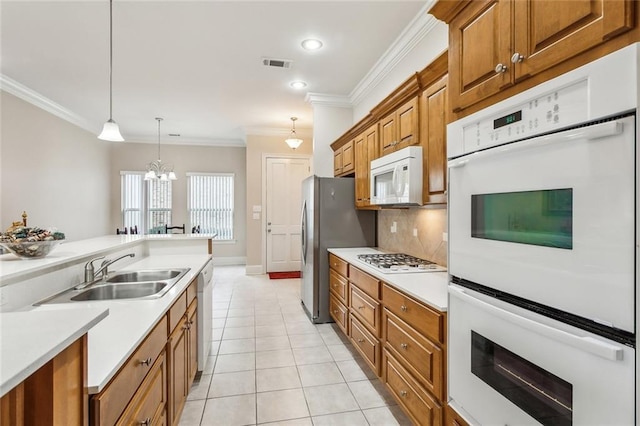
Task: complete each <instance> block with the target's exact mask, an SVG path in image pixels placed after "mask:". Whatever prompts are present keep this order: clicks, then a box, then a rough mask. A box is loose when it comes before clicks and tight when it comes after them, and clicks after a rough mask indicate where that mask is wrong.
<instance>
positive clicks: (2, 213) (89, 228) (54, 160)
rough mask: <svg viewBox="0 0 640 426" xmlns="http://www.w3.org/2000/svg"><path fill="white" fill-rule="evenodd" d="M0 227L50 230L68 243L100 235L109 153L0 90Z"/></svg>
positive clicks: (104, 227)
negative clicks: (18, 224)
mask: <svg viewBox="0 0 640 426" xmlns="http://www.w3.org/2000/svg"><path fill="white" fill-rule="evenodd" d="M0 102H1V105H2V111H1V115H0V116H1V120H0V122H1V123H2V129H1V130H0V135H1V139H0V151H1V154H2V155H1V156H0V190H1V191H0V228H1V230H4V229H6V228H7V227H8V226H10V225H11V222H13V221H18V220H21V215H22V211H23V210H26V212H27V214H28V216H29V217H28V225H29V226H39V227H42V228H46V227H56V228H58V230H60V231H61V232H64V233H65V234H66V237H67V239H68V240H81V239H85V238H90V237H95V236H99V235H104V234H107V233H108V232H109V230H110V229H111V225H110V220H109V206H110V199H109V193H110V186H109V185H110V182H109V171H110V169H109V161H110V158H109V150H110V146H111V143H112V142H105V141H101V140H99V139H98V138H97V137H96V135H94V134H91V133H89V132H87V131H86V130H83V129H81V128H79V127H77V126H75V125H73V124H71V123H69V122H67V121H65V120H62V119H60V118H58V117H56V116H54V115H52V114H50V113H48V112H46V111H44V110H42V109H40V108H38V107H36V106H33V105H31V104H29V103H27V102H25V101H23V100H21V99H19V98H17V97H15V96H13V95H11V94H9V93H6V92H4V91H1V98H0Z"/></svg>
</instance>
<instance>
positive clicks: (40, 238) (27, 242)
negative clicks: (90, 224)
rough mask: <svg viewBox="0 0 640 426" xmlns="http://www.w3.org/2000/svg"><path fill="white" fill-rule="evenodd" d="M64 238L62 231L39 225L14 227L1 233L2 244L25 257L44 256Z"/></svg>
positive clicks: (37, 257)
mask: <svg viewBox="0 0 640 426" xmlns="http://www.w3.org/2000/svg"><path fill="white" fill-rule="evenodd" d="M62 240H64V234H63V233H62V232H57V231H52V230H47V229H41V228H37V227H36V228H29V227H26V226H21V227H17V228H16V227H12V228H11V229H10V230H8V231H7V232H3V233H2V234H0V246H2V247H4V248H5V249H7V250H8V251H9V252H11V253H13V254H15V255H16V256H18V257H20V258H23V259H40V258H43V257H45V256H46V255H48V254H49V253H50V252H51V251H52V250H53V249H54V248H55V247H56V246H57V245H58V244H60V243H61V242H62Z"/></svg>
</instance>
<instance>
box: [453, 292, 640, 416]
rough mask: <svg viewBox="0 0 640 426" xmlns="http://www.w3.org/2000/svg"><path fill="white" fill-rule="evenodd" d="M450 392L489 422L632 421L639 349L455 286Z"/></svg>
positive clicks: (467, 412)
mask: <svg viewBox="0 0 640 426" xmlns="http://www.w3.org/2000/svg"><path fill="white" fill-rule="evenodd" d="M449 310H450V314H449V348H451V351H450V352H449V394H450V397H451V399H452V400H453V403H452V405H454V406H455V407H456V408H457V409H459V410H460V411H461V414H463V415H465V417H467V418H468V419H469V420H470V421H471V422H472V423H473V422H474V421H475V422H477V423H478V424H482V425H532V424H538V423H540V424H543V425H598V426H600V425H632V424H633V423H634V418H635V409H634V401H635V391H634V381H635V367H634V363H635V350H634V349H633V348H630V347H627V346H625V345H621V344H617V343H615V342H612V341H608V340H607V339H604V338H601V337H599V336H595V335H592V334H590V333H588V332H585V331H583V330H580V329H576V328H573V327H571V326H568V325H566V324H563V323H560V322H557V321H554V320H551V319H548V318H546V317H541V316H539V315H537V314H535V313H532V312H529V311H526V310H523V309H520V308H517V307H514V306H512V305H510V304H507V303H504V302H500V301H497V300H495V299H493V298H491V297H488V296H484V295H481V294H479V293H477V292H474V291H472V290H468V289H465V288H462V287H460V286H457V285H454V284H452V285H450V286H449Z"/></svg>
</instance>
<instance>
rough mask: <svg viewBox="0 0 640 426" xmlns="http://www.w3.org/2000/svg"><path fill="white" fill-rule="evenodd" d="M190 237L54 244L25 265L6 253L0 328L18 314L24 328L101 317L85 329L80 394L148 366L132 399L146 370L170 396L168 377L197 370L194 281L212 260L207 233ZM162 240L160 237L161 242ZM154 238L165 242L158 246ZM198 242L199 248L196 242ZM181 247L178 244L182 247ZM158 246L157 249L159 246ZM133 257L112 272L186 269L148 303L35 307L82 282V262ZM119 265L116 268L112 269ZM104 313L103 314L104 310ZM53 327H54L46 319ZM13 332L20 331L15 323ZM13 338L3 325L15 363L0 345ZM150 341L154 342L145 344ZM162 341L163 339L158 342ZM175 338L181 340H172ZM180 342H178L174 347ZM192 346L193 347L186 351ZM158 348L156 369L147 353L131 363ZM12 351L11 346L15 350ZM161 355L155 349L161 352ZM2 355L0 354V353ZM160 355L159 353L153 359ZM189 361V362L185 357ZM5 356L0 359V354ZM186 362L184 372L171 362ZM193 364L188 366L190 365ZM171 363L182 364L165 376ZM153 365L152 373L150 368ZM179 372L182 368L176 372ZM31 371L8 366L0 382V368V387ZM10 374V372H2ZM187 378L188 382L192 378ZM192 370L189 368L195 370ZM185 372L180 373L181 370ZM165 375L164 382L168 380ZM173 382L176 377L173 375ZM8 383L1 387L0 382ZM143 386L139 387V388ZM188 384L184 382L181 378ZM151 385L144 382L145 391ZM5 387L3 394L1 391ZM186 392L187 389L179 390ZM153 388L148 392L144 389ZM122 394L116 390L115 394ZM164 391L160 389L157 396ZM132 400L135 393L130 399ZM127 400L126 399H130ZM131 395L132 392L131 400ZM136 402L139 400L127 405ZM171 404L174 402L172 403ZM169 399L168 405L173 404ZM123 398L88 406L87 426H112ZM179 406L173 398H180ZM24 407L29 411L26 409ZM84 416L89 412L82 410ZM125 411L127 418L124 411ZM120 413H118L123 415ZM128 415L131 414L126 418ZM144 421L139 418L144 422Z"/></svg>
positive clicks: (175, 410) (174, 411) (1, 267)
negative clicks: (173, 250)
mask: <svg viewBox="0 0 640 426" xmlns="http://www.w3.org/2000/svg"><path fill="white" fill-rule="evenodd" d="M194 235H195V236H194V237H189V236H185V235H168V236H137V235H128V236H127V235H117V236H105V237H99V238H94V239H90V240H85V241H78V242H71V243H65V244H63V245H61V246H60V247H58V250H57V251H56V252H53V253H52V254H51V255H50V256H49V257H47V258H44V259H37V260H30V261H23V260H19V259H17V258H15V260H14V257H13V255H11V254H7V255H3V256H0V285H1V287H0V296H1V300H2V306H0V308H1V309H2V313H0V323H3V324H6V325H10V324H11V323H12V321H14V320H13V318H18V317H20V318H21V319H22V320H23V322H24V323H31V322H33V321H35V320H36V319H42V318H46V317H47V316H49V317H51V318H58V317H60V318H76V319H78V323H82V322H83V321H82V319H83V318H84V317H83V315H85V314H86V313H87V312H96V311H97V312H101V314H100V315H103V316H100V319H102V321H100V322H97V321H94V322H91V321H84V322H85V323H86V324H90V325H91V326H93V328H91V329H89V327H88V326H87V327H86V329H85V332H86V331H87V330H88V334H87V339H86V342H87V346H86V353H87V361H86V380H85V382H84V387H85V390H86V391H87V392H88V393H89V394H91V395H99V394H100V393H101V392H103V391H105V390H108V388H109V386H110V385H111V383H113V382H116V381H117V377H118V376H119V375H121V374H120V373H122V372H124V373H125V374H126V375H127V376H131V374H130V372H129V371H128V370H127V369H128V368H129V366H130V365H134V366H144V367H145V368H147V367H148V368H147V370H146V371H144V372H143V373H144V374H143V375H142V376H140V378H139V381H138V382H137V383H136V384H135V386H134V388H133V389H131V390H130V393H131V394H132V395H133V394H134V393H135V391H136V388H137V386H138V385H140V387H143V385H144V383H142V381H143V380H146V379H145V377H146V374H147V373H148V372H149V371H151V372H154V371H156V372H160V373H161V374H160V376H162V377H163V380H164V381H163V382H162V383H161V384H163V388H164V389H168V391H171V389H170V388H168V386H170V385H171V384H172V382H171V377H172V373H173V372H175V371H177V372H178V373H176V374H181V373H180V372H182V370H186V369H187V366H188V367H189V368H191V367H193V368H197V363H195V364H194V362H192V361H193V356H194V354H195V352H196V351H195V348H194V347H193V345H194V342H195V340H194V336H195V330H196V329H197V321H196V320H195V312H196V310H197V300H196V289H197V278H198V275H199V273H200V271H201V270H202V269H203V267H204V266H205V265H206V263H207V262H208V261H209V260H210V259H211V257H212V256H211V254H209V253H208V250H207V248H206V247H207V239H208V237H207V236H206V235H201V234H194ZM159 237H160V238H159ZM158 240H161V241H163V244H162V245H161V246H158V244H157V242H158ZM189 240H190V241H195V242H197V243H198V244H197V247H198V250H196V251H194V250H191V252H190V253H189V250H187V249H186V248H185V247H186V245H185V244H184V242H185V241H189ZM171 241H174V242H177V243H178V245H181V247H182V248H181V249H180V250H178V253H180V254H167V250H168V248H167V247H169V246H170V244H171ZM200 241H202V242H203V244H204V245H202V244H201V243H200ZM180 242H182V243H183V244H180ZM158 247H161V248H160V249H158ZM128 253H133V254H135V257H133V258H126V259H124V260H122V261H119V262H118V263H116V264H114V265H113V269H114V270H117V271H119V272H120V271H127V270H141V269H168V268H188V269H189V270H188V272H187V273H186V274H185V275H184V276H183V277H182V278H181V279H180V280H179V281H178V282H177V283H176V284H175V285H173V287H171V289H170V290H169V291H167V292H166V293H165V294H164V295H163V296H162V297H159V298H155V299H154V298H147V299H119V300H102V301H78V302H70V303H57V304H42V305H38V306H34V303H35V302H38V301H40V300H42V299H45V298H47V297H49V296H51V295H53V294H56V293H59V292H60V291H64V290H66V289H69V288H71V287H73V286H75V285H77V284H79V283H80V282H82V277H83V272H84V265H85V263H86V262H88V261H89V260H91V259H93V258H96V257H101V256H108V257H109V258H114V259H115V258H117V257H119V256H121V255H124V254H128ZM118 265H119V267H118ZM107 312H108V314H109V315H108V316H106V313H107ZM52 324H53V325H54V328H56V329H57V328H58V327H55V325H56V324H57V322H52ZM16 327H17V329H18V330H21V329H24V327H23V326H22V325H20V324H18V325H17V326H16ZM176 328H180V331H183V333H182V334H179V335H176V336H174V337H176V339H177V340H176V342H174V343H176V345H174V346H171V342H172V340H171V337H172V336H170V334H171V333H172V332H173V331H174V329H176ZM11 336H13V334H12V331H11V330H8V329H6V328H5V327H4V326H3V327H2V334H1V335H0V339H1V340H2V343H3V344H2V347H3V350H6V351H7V360H8V359H12V358H17V356H16V355H17V354H16V353H15V352H14V349H13V348H12V347H10V346H8V345H6V344H5V341H9V339H10V338H11ZM162 336H164V337H162ZM153 339H155V342H156V344H155V345H153V344H151V343H148V342H149V341H150V340H153ZM162 339H164V340H162ZM50 340H52V342H50V344H52V345H54V346H55V345H63V344H64V343H65V342H66V341H67V340H68V338H65V337H64V336H62V335H59V334H53V335H51V336H50ZM178 340H179V341H178ZM178 344H179V345H178ZM187 345H191V346H187ZM165 346H166V348H167V349H166V350H167V352H168V351H169V349H173V350H175V351H177V350H182V351H183V353H182V355H183V356H182V358H180V355H179V354H178V353H177V352H175V353H174V354H173V356H171V354H169V353H165ZM150 348H151V349H153V348H159V354H160V356H161V357H162V360H163V363H162V365H160V366H157V365H155V359H156V358H157V356H154V357H153V359H151V358H152V357H151V356H145V357H144V358H141V359H137V358H136V359H133V358H135V357H136V356H138V355H139V354H140V353H141V352H138V351H142V352H144V351H146V350H148V349H150ZM16 350H17V347H16ZM160 351H161V352H160ZM3 355H4V354H3ZM156 355H158V354H156ZM189 357H191V358H189ZM3 358H4V357H3ZM183 358H184V368H182V367H181V366H179V365H177V364H178V363H179V362H180V360H182V359H183ZM190 361H191V362H190ZM171 366H177V367H180V368H178V369H175V368H174V370H173V371H171V370H170V369H169V368H170V367H171ZM154 367H155V369H154ZM181 368H182V370H181ZM32 369H33V367H32V366H31V364H29V363H26V364H25V365H23V366H22V367H20V366H17V365H13V366H12V370H11V371H12V373H11V374H10V375H9V374H7V376H6V380H5V371H4V370H3V371H1V374H2V377H1V382H2V385H3V387H2V389H3V391H4V390H6V391H8V390H9V389H10V388H11V386H12V384H14V383H15V382H16V380H17V379H16V378H20V377H22V376H24V375H28V374H29V373H30V372H31V370H32ZM7 371H8V370H7ZM189 373H190V378H191V380H192V376H193V375H194V374H191V372H189ZM193 373H195V371H193ZM185 374H186V372H185ZM167 377H169V380H167ZM175 377H176V378H178V379H179V377H177V376H175ZM5 382H6V383H5ZM141 383H142V384H141ZM185 383H188V380H185ZM152 385H153V386H155V384H153V383H152V384H150V386H152ZM5 387H6V388H8V389H5ZM183 387H184V388H185V389H186V390H185V392H183V393H185V395H184V398H186V392H188V387H186V386H183ZM150 389H153V387H150ZM168 391H165V392H164V395H165V398H163V399H162V401H161V405H160V408H162V410H160V412H161V413H164V414H162V416H163V417H168V416H169V415H173V416H175V415H179V412H180V410H181V406H180V405H179V404H178V403H176V405H175V406H174V407H172V408H171V409H170V407H169V403H168V401H167V398H166V395H167V393H168ZM117 393H118V394H122V392H117ZM161 393H162V392H161ZM136 395H137V394H136ZM130 396H131V395H130ZM133 396H135V395H133ZM133 396H131V398H132V401H131V402H132V403H133V402H136V403H138V404H140V403H141V402H144V401H137V400H136V401H133V399H134V398H133ZM94 399H95V398H92V402H91V405H92V407H97V406H98V405H99V404H97V403H95V401H94ZM174 400H175V399H174ZM172 401H173V400H172ZM129 402H130V401H129V399H128V398H126V401H123V402H122V403H121V405H122V407H121V408H118V410H119V411H118V412H117V413H105V412H104V410H105V407H109V406H110V405H113V406H117V405H118V404H115V403H114V404H109V405H105V404H103V405H102V406H101V408H102V412H99V413H98V412H97V410H96V409H94V408H92V409H91V411H92V412H91V423H92V424H99V423H100V424H107V423H109V422H110V421H103V422H100V421H98V420H99V419H100V418H103V419H112V420H113V421H114V422H115V421H116V420H118V418H119V417H120V414H122V412H124V410H125V408H126V409H128V408H129ZM178 402H179V401H178ZM25 408H27V407H25ZM86 411H89V410H88V409H87V410H86ZM124 414H127V413H124ZM124 414H123V415H124ZM130 414H131V415H132V416H133V417H131V419H133V418H134V417H135V414H137V413H130ZM145 419H146V418H143V419H142V420H141V421H144V420H145Z"/></svg>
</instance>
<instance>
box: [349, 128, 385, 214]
mask: <svg viewBox="0 0 640 426" xmlns="http://www.w3.org/2000/svg"><path fill="white" fill-rule="evenodd" d="M354 143H355V152H356V160H355V169H356V170H355V171H356V188H355V191H356V207H357V208H368V207H370V206H371V194H370V192H371V187H370V172H371V161H372V160H375V159H376V158H378V146H379V144H378V124H377V123H376V124H373V125H372V126H371V127H369V128H368V129H367V130H365V131H364V132H362V133H361V134H360V135H358V136H357V137H356V138H355V141H354Z"/></svg>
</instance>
